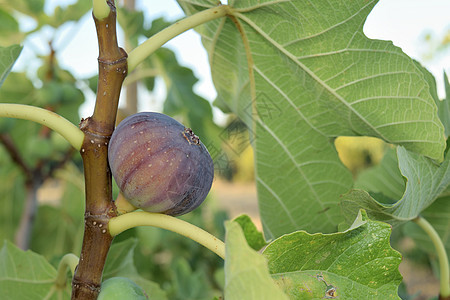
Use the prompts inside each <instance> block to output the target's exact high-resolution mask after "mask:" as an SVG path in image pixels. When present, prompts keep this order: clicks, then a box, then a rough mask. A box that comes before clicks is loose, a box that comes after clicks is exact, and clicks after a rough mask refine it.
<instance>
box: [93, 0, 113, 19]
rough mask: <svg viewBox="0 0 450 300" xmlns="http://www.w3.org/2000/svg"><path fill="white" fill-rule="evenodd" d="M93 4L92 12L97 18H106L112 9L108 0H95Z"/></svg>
mask: <svg viewBox="0 0 450 300" xmlns="http://www.w3.org/2000/svg"><path fill="white" fill-rule="evenodd" d="M92 5H93V9H92V13H93V15H94V17H95V18H96V19H97V20H103V19H105V18H106V17H107V16H108V15H109V13H110V11H111V9H110V8H109V5H108V4H107V1H106V0H93V3H92Z"/></svg>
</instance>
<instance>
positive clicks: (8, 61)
mask: <svg viewBox="0 0 450 300" xmlns="http://www.w3.org/2000/svg"><path fill="white" fill-rule="evenodd" d="M21 51H22V46H19V45H12V46H9V47H0V87H1V86H2V84H3V81H5V78H6V76H8V74H9V71H11V68H12V66H13V65H14V63H15V62H16V60H17V58H18V57H19V54H20V52H21Z"/></svg>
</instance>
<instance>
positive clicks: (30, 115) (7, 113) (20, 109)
mask: <svg viewBox="0 0 450 300" xmlns="http://www.w3.org/2000/svg"><path fill="white" fill-rule="evenodd" d="M0 117H6V118H15V119H24V120H30V121H33V122H36V123H39V124H42V125H44V126H47V127H48V128H50V129H53V130H54V131H56V132H58V133H59V134H60V135H62V136H63V137H64V138H65V139H66V140H67V141H68V142H69V143H70V144H71V145H72V146H73V147H74V148H75V149H77V150H80V149H81V144H82V143H83V138H84V134H83V132H82V131H81V130H80V129H79V128H78V127H77V126H75V125H73V124H72V123H71V122H70V121H68V120H67V119H65V118H64V117H62V116H60V115H58V114H57V113H54V112H52V111H50V110H47V109H44V108H40V107H36V106H31V105H24V104H13V103H1V104H0Z"/></svg>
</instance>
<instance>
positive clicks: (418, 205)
mask: <svg viewBox="0 0 450 300" xmlns="http://www.w3.org/2000/svg"><path fill="white" fill-rule="evenodd" d="M397 157H398V161H399V168H400V172H401V173H402V174H403V176H404V177H405V178H406V180H407V181H406V190H405V192H404V194H403V196H402V198H401V199H400V200H398V201H397V202H396V203H394V204H383V203H380V202H383V201H377V200H376V199H375V198H373V197H372V196H371V195H370V194H369V193H367V192H365V191H361V190H353V191H351V192H349V193H347V194H346V195H344V196H343V197H342V206H343V210H344V212H345V214H346V215H347V216H351V215H352V214H353V215H354V213H355V212H356V211H357V210H359V209H360V208H363V209H366V210H367V213H368V215H369V216H370V217H371V218H374V219H377V220H381V221H386V222H402V221H408V220H411V219H414V218H415V217H417V216H418V215H419V214H420V213H421V212H422V211H423V210H424V209H426V208H427V207H428V206H430V205H431V204H432V203H433V202H434V200H436V198H437V197H439V195H441V194H442V192H443V191H445V189H446V188H447V187H448V186H449V184H450V155H449V154H448V152H447V154H446V156H445V160H444V162H442V164H440V165H437V164H436V163H435V162H433V161H432V160H430V159H429V158H426V157H424V156H421V155H418V154H415V153H412V152H409V151H407V150H406V149H405V148H403V147H398V148H397ZM398 180H399V179H397V181H398ZM373 196H374V197H375V195H373Z"/></svg>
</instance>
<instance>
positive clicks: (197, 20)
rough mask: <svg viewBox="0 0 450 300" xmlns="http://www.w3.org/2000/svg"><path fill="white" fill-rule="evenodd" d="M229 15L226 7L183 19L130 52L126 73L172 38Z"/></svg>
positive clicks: (221, 6)
mask: <svg viewBox="0 0 450 300" xmlns="http://www.w3.org/2000/svg"><path fill="white" fill-rule="evenodd" d="M231 13H232V10H231V8H230V7H229V6H228V5H220V6H215V7H212V8H209V9H205V10H204V11H201V12H199V13H196V14H194V15H192V16H189V17H186V18H185V19H182V20H180V21H178V22H176V23H174V24H172V25H170V26H169V27H167V28H165V29H163V30H161V31H160V32H158V33H157V34H155V35H153V36H152V37H150V38H149V39H148V40H146V41H145V42H143V43H142V44H140V45H139V46H137V47H136V48H134V50H132V51H131V52H130V54H129V56H128V72H129V73H131V71H133V70H134V69H135V68H136V66H137V65H139V64H140V63H141V62H142V61H143V60H144V59H146V58H147V57H148V56H150V55H151V54H152V53H153V52H155V51H156V50H158V49H159V48H160V47H161V46H162V45H164V44H165V43H167V42H168V41H170V40H171V39H173V38H174V37H177V36H178V35H180V34H181V33H183V32H185V31H187V30H189V29H192V28H194V27H196V26H198V25H201V24H204V23H206V22H208V21H211V20H215V19H218V18H222V17H225V16H226V15H228V14H231Z"/></svg>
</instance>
